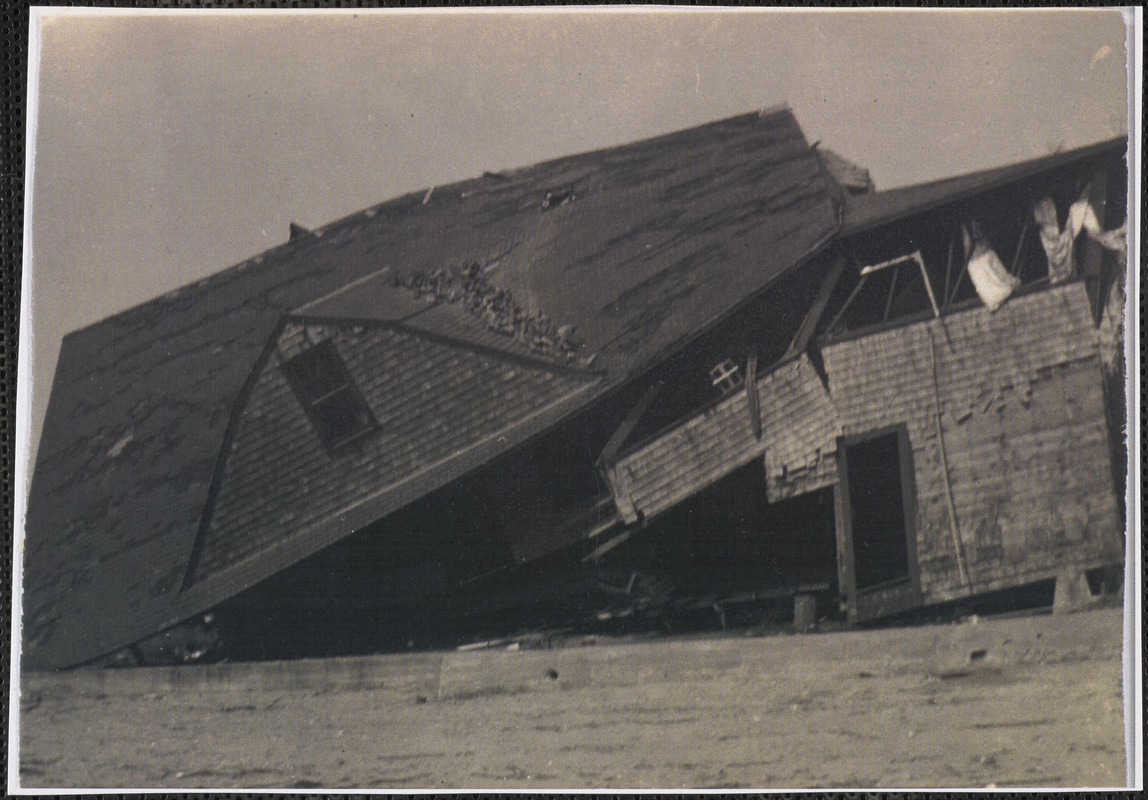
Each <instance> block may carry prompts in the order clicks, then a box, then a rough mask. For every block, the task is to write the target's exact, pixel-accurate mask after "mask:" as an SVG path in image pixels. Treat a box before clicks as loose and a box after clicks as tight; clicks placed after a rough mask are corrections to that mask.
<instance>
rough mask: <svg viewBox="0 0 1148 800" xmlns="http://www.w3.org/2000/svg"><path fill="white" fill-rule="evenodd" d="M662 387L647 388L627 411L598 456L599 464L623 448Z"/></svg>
mask: <svg viewBox="0 0 1148 800" xmlns="http://www.w3.org/2000/svg"><path fill="white" fill-rule="evenodd" d="M661 388H662V385H661V384H660V383H656V384H654V385H653V386H651V387H650V388H649V389H647V390H646V393H645V394H644V395H642V399H641V400H639V401H638V402H637V403H636V404H635V405H634V407H633V408H631V409H630V411H629V413H627V414H626V417H625V418H624V419H623V420H622V424H621V425H619V426H618V429H617V430H616V431H614V435H613V436H611V437H610V440H609V441H607V442H606V446H605V447H603V448H602V453H601V455H599V456H598V464H599V465H602V464H605V463H606V462H607V461H612V460H613V458H614V456H616V455H618V451H619V450H621V449H622V445H624V444H625V443H626V439H628V438H629V436H630V434H631V433H633V432H634V428H636V427H637V426H638V423H639V422H640V421H641V419H642V416H643V415H644V414H645V413H646V412H647V411H649V409H650V405H651V404H652V403H653V402H654V398H656V397H657V396H658V392H659V391H661Z"/></svg>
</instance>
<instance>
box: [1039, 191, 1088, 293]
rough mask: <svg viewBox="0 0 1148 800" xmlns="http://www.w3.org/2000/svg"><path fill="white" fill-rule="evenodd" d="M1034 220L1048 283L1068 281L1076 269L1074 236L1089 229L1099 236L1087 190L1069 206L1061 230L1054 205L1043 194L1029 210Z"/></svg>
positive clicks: (1050, 199) (1049, 198)
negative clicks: (1046, 258) (1042, 252)
mask: <svg viewBox="0 0 1148 800" xmlns="http://www.w3.org/2000/svg"><path fill="white" fill-rule="evenodd" d="M1032 216H1033V219H1035V220H1036V223H1037V224H1038V225H1040V243H1041V244H1042V245H1044V253H1045V255H1046V256H1048V277H1049V283H1060V282H1061V281H1065V280H1068V279H1069V278H1071V277H1072V274H1073V273H1074V272H1075V271H1076V259H1075V258H1074V256H1073V248H1074V244H1075V242H1076V237H1077V236H1079V235H1080V232H1081V231H1082V230H1085V231H1088V234H1089V235H1090V236H1092V237H1093V238H1095V237H1097V236H1100V235H1102V231H1101V230H1100V221H1099V220H1098V219H1097V218H1096V212H1095V211H1094V210H1093V209H1092V204H1091V203H1089V202H1088V190H1087V189H1085V191H1084V194H1082V195H1081V196H1080V199H1079V200H1077V201H1076V202H1075V203H1073V204H1072V206H1071V207H1070V208H1069V209H1068V219H1067V220H1066V221H1065V223H1064V230H1061V229H1060V225H1059V223H1058V222H1057V219H1056V204H1055V203H1053V202H1052V198H1051V197H1045V198H1044V199H1042V200H1041V201H1040V202H1039V203H1037V204H1036V207H1035V208H1034V209H1033V212H1032Z"/></svg>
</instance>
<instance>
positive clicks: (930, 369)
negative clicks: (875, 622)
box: [823, 283, 1123, 603]
mask: <svg viewBox="0 0 1148 800" xmlns="http://www.w3.org/2000/svg"><path fill="white" fill-rule="evenodd" d="M823 355H824V359H825V366H826V371H827V373H828V375H829V386H830V394H831V396H832V398H833V402H834V405H835V407H836V409H837V412H838V414H839V416H840V420H841V426H842V431H843V433H844V435H846V436H849V435H858V434H864V433H866V432H868V431H872V430H876V429H879V428H883V427H886V426H890V425H895V424H900V423H904V424H905V425H906V426H907V428H908V433H909V439H910V442H911V445H912V449H913V463H914V466H915V473H916V474H915V481H916V495H917V509H916V528H917V542H916V550H917V557H918V559H919V565H920V576H921V592H922V599H923V601H924V602H926V603H928V602H936V601H942V600H945V599H950V598H953V597H957V596H962V595H965V594H968V593H970V592H974V591H975V592H981V591H990V590H992V589H995V588H1001V587H1004V586H1007V585H1015V584H1016V583H1021V582H1026V581H1030V580H1038V579H1040V578H1043V577H1050V576H1051V575H1054V574H1055V573H1056V570H1057V569H1058V568H1060V567H1062V566H1066V565H1079V566H1080V567H1081V568H1087V567H1089V566H1097V565H1100V564H1102V563H1112V562H1119V561H1120V560H1121V559H1122V558H1123V545H1122V533H1121V529H1120V523H1119V513H1118V507H1117V499H1116V494H1115V492H1114V491H1113V479H1112V471H1111V467H1110V461H1109V455H1108V452H1109V450H1108V438H1107V436H1108V432H1107V423H1106V419H1105V408H1104V398H1103V392H1102V382H1101V369H1100V356H1099V350H1098V347H1097V334H1096V330H1095V327H1094V325H1093V322H1092V317H1091V314H1090V311H1089V303H1088V297H1087V295H1086V293H1085V289H1084V285H1083V284H1081V283H1073V284H1069V285H1065V286H1060V287H1055V288H1052V289H1049V290H1047V291H1041V292H1037V293H1033V294H1029V295H1025V296H1021V297H1014V298H1012V299H1010V300H1009V301H1008V302H1007V303H1006V304H1005V305H1004V306H1002V307H1001V308H1000V309H998V310H997V311H996V312H995V313H990V312H989V311H988V309H987V308H984V307H979V308H975V309H972V310H969V311H966V312H962V313H959V314H955V315H953V316H950V317H945V318H943V320H932V321H929V322H925V323H918V324H914V325H910V326H907V327H903V328H897V329H893V330H888V331H884V332H881V333H877V334H873V335H870V336H864V337H860V338H856V339H852V340H849V341H843V342H839V343H836V344H832V345H829V346H827V347H825V348H824V349H823ZM934 375H935V376H936V377H935V380H934ZM938 412H939V425H938ZM939 436H943V437H944V451H945V456H946V457H947V467H948V481H949V484H950V486H951V491H952V498H953V502H954V506H955V511H956V518H957V523H958V528H959V538H958V539H954V536H953V533H952V530H951V526H950V521H949V513H948V506H947V499H946V492H947V491H948V489H947V488H946V481H945V473H944V471H943V470H944V469H945V464H943V463H942V456H941V451H942V447H941V441H940V439H939V438H938V437H939ZM958 541H959V546H960V548H961V551H962V557H963V559H964V562H965V565H966V567H967V569H968V572H969V577H970V579H971V580H970V584H971V585H969V586H966V585H963V584H962V581H961V579H960V576H959V573H958V568H957V560H956V559H957V549H956V548H957V542H958Z"/></svg>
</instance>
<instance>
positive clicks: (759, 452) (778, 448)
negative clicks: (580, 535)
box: [607, 355, 841, 523]
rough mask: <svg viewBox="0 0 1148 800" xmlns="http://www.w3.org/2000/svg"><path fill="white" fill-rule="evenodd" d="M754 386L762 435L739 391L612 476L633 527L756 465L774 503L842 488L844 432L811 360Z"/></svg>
mask: <svg viewBox="0 0 1148 800" xmlns="http://www.w3.org/2000/svg"><path fill="white" fill-rule="evenodd" d="M755 387H756V393H757V406H758V408H759V415H760V434H761V435H760V436H758V435H756V433H755V425H754V420H753V417H752V411H751V408H752V406H753V403H752V402H751V400H750V393H749V391H747V390H739V391H736V392H734V393H732V394H731V395H730V396H729V397H727V398H725V399H724V400H722V401H721V402H720V403H718V404H717V405H715V406H713V407H712V408H710V409H708V410H706V411H704V412H703V413H701V414H698V415H696V416H694V417H692V418H690V419H688V420H686V421H685V422H683V423H681V424H680V425H678V426H677V427H675V428H673V429H671V430H670V431H668V432H667V433H665V434H663V435H662V436H660V437H658V438H657V439H655V440H654V441H652V442H650V443H648V444H646V445H645V446H642V447H640V448H638V449H637V450H636V451H634V452H632V453H629V454H628V455H626V456H624V457H623V458H621V459H619V460H618V462H617V463H616V464H614V465H612V466H610V467H609V468H608V469H607V474H608V477H609V478H610V481H611V483H612V485H613V488H614V494H615V499H616V503H617V505H618V510H619V511H620V512H621V514H622V516H623V518H624V519H625V520H626V521H627V522H629V523H634V522H636V521H638V519H640V518H647V519H648V518H651V517H653V516H656V515H657V514H660V513H662V512H663V511H665V510H667V509H669V508H670V507H672V506H674V505H675V504H677V503H679V502H681V501H682V500H684V499H686V498H687V497H689V496H691V495H693V494H696V493H697V492H699V491H701V490H702V489H704V488H706V487H707V486H710V485H712V484H713V483H715V482H716V481H717V480H719V479H720V478H722V477H724V476H726V475H728V474H730V473H731V472H733V471H734V470H736V469H738V468H739V467H742V466H744V465H745V464H748V463H749V462H750V461H752V460H753V459H755V458H762V457H764V459H765V466H766V482H767V487H768V492H769V499H770V501H771V502H773V501H776V500H782V499H786V498H790V497H794V496H796V495H799V494H803V493H805V492H810V491H813V490H815V489H820V488H823V487H825V486H829V485H831V484H833V483H834V482H835V481H836V455H835V453H836V438H837V436H838V435H840V433H841V426H840V424H839V422H838V420H837V414H836V411H835V409H834V407H833V403H832V402H831V401H830V398H829V394H828V392H827V391H826V389H825V385H824V384H823V383H822V382H821V379H820V378H819V377H818V375H817V373H816V371H815V370H814V368H813V365H812V364H811V363H810V361H809V359H808V357H807V356H805V355H802V356H801V357H800V358H798V359H796V360H794V361H790V362H787V363H784V364H782V365H780V366H779V367H777V368H776V369H774V370H772V371H770V372H769V373H767V374H765V375H763V376H762V377H761V378H759V379H757V380H756V382H755Z"/></svg>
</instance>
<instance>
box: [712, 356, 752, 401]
mask: <svg viewBox="0 0 1148 800" xmlns="http://www.w3.org/2000/svg"><path fill="white" fill-rule="evenodd" d="M710 378H711V379H712V380H713V384H714V386H716V387H717V388H718V389H719V390H721V393H722V395H723V396H724V395H727V394H729V393H730V392H732V391H734V390H735V389H737V388H738V387H740V386H741V385H742V384H743V383H745V378H744V377H742V374H741V372H740V371H739V369H738V366H737V364H735V363H733V361H731V360H729V359H726V360H725V361H723V362H721V363H720V364H718V365H717V366H716V367H714V368H713V369H711V370H710Z"/></svg>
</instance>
